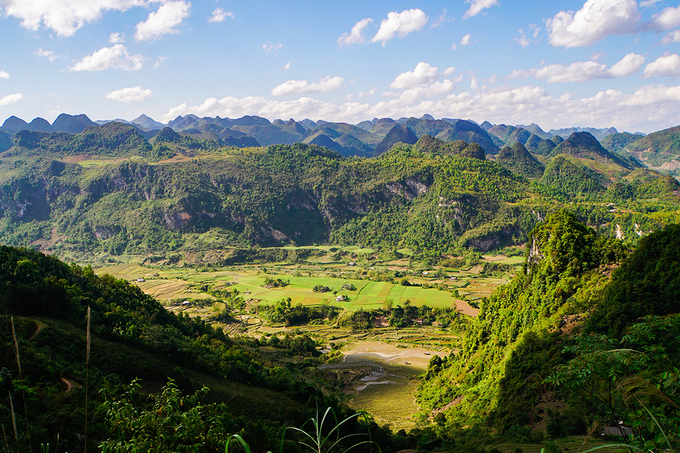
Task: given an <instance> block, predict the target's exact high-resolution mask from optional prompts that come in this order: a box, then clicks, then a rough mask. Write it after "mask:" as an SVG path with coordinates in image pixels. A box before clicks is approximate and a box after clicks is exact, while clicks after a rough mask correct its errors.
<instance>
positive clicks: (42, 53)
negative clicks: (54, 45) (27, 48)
mask: <svg viewBox="0 0 680 453" xmlns="http://www.w3.org/2000/svg"><path fill="white" fill-rule="evenodd" d="M35 54H36V55H37V56H39V57H43V58H47V59H48V60H50V61H54V60H56V59H57V56H56V55H55V54H54V52H52V51H51V50H43V48H42V47H41V48H40V49H38V50H36V51H35Z"/></svg>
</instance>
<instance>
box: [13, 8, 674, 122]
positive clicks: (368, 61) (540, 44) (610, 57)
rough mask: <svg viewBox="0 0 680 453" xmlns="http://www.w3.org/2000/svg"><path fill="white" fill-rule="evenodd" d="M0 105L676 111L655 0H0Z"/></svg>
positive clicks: (569, 116) (330, 112) (381, 113)
mask: <svg viewBox="0 0 680 453" xmlns="http://www.w3.org/2000/svg"><path fill="white" fill-rule="evenodd" d="M0 39H1V40H2V42H3V43H4V44H3V46H2V49H1V50H0V121H4V119H5V118H7V117H9V116H11V115H16V116H18V117H20V118H23V119H24V120H26V121H30V120H32V119H33V118H35V117H43V118H45V119H47V120H48V121H53V120H54V118H56V116H57V115H58V114H59V113H62V112H66V113H70V114H78V113H85V114H87V115H88V116H89V117H90V118H91V119H93V120H98V119H114V118H124V119H127V120H131V119H134V118H135V117H137V116H138V115H140V114H142V113H144V114H147V115H149V116H151V117H152V118H154V119H156V120H158V121H162V122H167V121H169V120H171V119H173V118H175V117H176V116H178V115H185V114H188V113H193V114H196V115H199V116H217V115H219V116H221V117H230V118H237V117H241V116H243V115H259V116H264V117H266V118H269V119H270V120H274V119H276V118H281V119H288V118H295V119H297V120H302V119H304V118H310V119H312V120H318V119H324V120H327V121H345V122H350V123H357V122H359V121H362V120H365V119H369V120H370V119H372V118H375V117H378V118H382V117H391V118H398V117H402V116H407V117H410V116H416V117H419V116H422V115H423V114H426V113H427V114H431V115H433V116H434V117H435V118H463V119H472V120H474V121H477V122H480V123H481V122H482V121H485V120H488V121H490V122H491V123H494V124H497V123H505V124H529V123H532V122H534V123H537V124H539V125H540V126H541V127H543V128H544V129H546V130H548V129H550V128H559V127H573V126H593V127H608V126H614V127H616V128H617V129H619V130H621V131H623V130H626V131H630V132H635V131H642V132H653V131H656V130H660V129H664V128H667V127H671V126H676V125H678V124H680V56H679V55H678V54H679V53H680V6H679V5H678V2H677V1H676V2H671V1H668V0H645V1H639V2H637V1H635V0H588V1H585V2H584V1H583V0H580V1H571V0H564V1H550V2H536V1H524V0H522V1H520V0H455V1H427V2H423V1H417V0H413V1H390V2H387V1H375V0H374V1H371V2H367V1H342V2H341V1H336V0H325V1H320V0H298V1H294V2H293V1H281V0H279V1H271V0H251V1H248V2H242V1H241V2H236V1H228V0H200V1H199V0H0Z"/></svg>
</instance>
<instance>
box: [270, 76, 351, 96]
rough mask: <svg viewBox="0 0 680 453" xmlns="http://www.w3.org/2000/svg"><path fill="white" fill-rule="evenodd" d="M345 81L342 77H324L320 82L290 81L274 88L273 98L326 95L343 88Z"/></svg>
mask: <svg viewBox="0 0 680 453" xmlns="http://www.w3.org/2000/svg"><path fill="white" fill-rule="evenodd" d="M344 81H345V79H343V78H342V77H337V76H336V77H331V76H328V77H324V78H322V79H320V80H319V81H318V82H312V83H310V82H308V81H306V80H289V81H287V82H284V83H282V84H281V85H278V86H275V87H274V88H272V91H271V94H272V96H286V95H288V94H309V93H324V92H327V91H334V90H338V89H340V88H342V86H343V85H342V84H343V82H344Z"/></svg>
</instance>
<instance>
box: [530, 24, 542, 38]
mask: <svg viewBox="0 0 680 453" xmlns="http://www.w3.org/2000/svg"><path fill="white" fill-rule="evenodd" d="M529 29H530V30H531V31H532V32H533V37H534V38H536V37H537V36H538V32H539V31H541V27H539V26H538V25H536V24H529Z"/></svg>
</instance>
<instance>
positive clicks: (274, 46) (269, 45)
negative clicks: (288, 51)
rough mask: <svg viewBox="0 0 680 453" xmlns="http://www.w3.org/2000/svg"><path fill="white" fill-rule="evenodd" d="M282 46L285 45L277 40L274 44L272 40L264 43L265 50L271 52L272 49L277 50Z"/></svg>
mask: <svg viewBox="0 0 680 453" xmlns="http://www.w3.org/2000/svg"><path fill="white" fill-rule="evenodd" d="M282 47H283V44H281V43H280V42H277V43H276V44H274V43H272V42H271V41H270V42H268V43H267V44H262V49H263V50H264V51H265V52H271V51H272V50H273V51H275V52H276V51H277V50H279V49H280V48H282Z"/></svg>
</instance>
